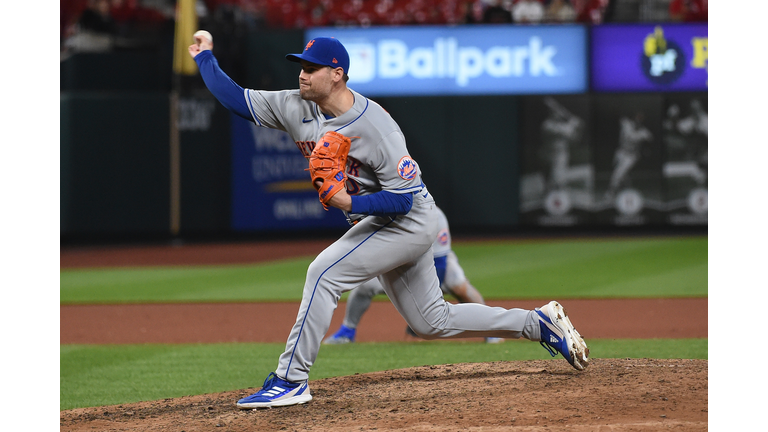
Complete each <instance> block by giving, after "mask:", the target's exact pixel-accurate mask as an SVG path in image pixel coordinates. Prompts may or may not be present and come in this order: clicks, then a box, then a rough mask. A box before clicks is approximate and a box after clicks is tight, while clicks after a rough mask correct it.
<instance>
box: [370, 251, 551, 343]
mask: <svg viewBox="0 0 768 432" xmlns="http://www.w3.org/2000/svg"><path fill="white" fill-rule="evenodd" d="M381 279H382V283H383V285H384V289H385V291H386V292H387V295H388V296H389V298H390V300H391V301H392V303H393V304H394V306H395V308H396V309H397V310H398V311H399V312H400V314H401V315H402V316H403V318H405V320H406V322H407V323H408V325H409V326H410V327H411V328H412V329H413V330H414V331H415V332H416V333H417V334H418V335H419V336H421V337H423V338H425V339H437V338H469V337H500V338H507V339H517V338H520V337H524V338H526V339H530V340H539V334H540V330H539V321H538V318H537V317H536V313H535V312H534V311H529V310H524V309H517V308H515V309H504V308H501V307H491V306H486V305H483V304H478V303H462V304H457V305H453V304H451V303H449V302H447V301H445V299H444V298H443V293H442V291H441V290H440V288H439V286H438V284H439V281H438V278H437V274H436V273H435V271H434V264H433V259H432V257H431V256H430V255H429V254H425V255H424V256H422V257H421V258H419V260H418V261H417V262H416V263H414V264H413V265H409V266H403V267H400V268H398V269H395V270H393V271H391V272H388V273H386V274H384V275H383V276H382V278H381Z"/></svg>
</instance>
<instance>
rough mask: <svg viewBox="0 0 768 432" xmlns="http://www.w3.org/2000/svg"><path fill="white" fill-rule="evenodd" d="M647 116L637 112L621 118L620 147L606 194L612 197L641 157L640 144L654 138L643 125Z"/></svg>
mask: <svg viewBox="0 0 768 432" xmlns="http://www.w3.org/2000/svg"><path fill="white" fill-rule="evenodd" d="M644 118H645V116H644V115H643V113H642V112H637V113H636V114H635V116H634V118H628V117H622V118H621V119H620V120H619V124H620V126H619V147H618V148H617V149H616V154H615V155H614V158H613V161H614V169H613V174H611V181H610V184H609V186H608V192H607V193H606V196H607V197H608V198H612V197H613V196H614V195H615V194H616V192H617V191H618V190H619V188H620V187H621V186H622V184H623V183H624V182H625V181H626V180H627V175H628V174H629V171H630V170H631V169H632V167H633V166H635V164H636V163H637V160H638V159H639V158H640V145H641V144H642V143H643V142H650V141H651V140H653V134H652V133H651V131H650V130H649V129H648V128H647V127H645V125H643V120H644Z"/></svg>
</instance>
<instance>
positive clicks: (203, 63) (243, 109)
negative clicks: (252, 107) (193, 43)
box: [195, 50, 254, 121]
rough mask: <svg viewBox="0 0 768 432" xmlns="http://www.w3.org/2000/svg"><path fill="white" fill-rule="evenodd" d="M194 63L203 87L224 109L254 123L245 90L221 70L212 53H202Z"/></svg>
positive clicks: (206, 51)
mask: <svg viewBox="0 0 768 432" xmlns="http://www.w3.org/2000/svg"><path fill="white" fill-rule="evenodd" d="M195 62H196V63H197V68H198V69H200V75H201V76H202V77H203V81H204V82H205V85H206V86H207V87H208V90H210V92H211V93H212V94H213V95H214V96H215V97H216V99H218V100H219V102H221V104H222V105H224V107H225V108H226V109H228V110H230V111H232V112H233V113H235V114H237V115H239V116H240V117H242V118H244V119H246V120H249V121H254V120H253V116H252V115H251V112H250V111H249V110H248V105H247V104H246V103H245V90H244V89H243V88H242V87H240V86H239V85H238V84H237V83H236V82H234V81H232V78H230V77H229V76H228V75H227V74H226V73H224V71H223V70H221V68H220V67H219V62H218V61H217V60H216V57H214V56H213V53H212V52H211V51H210V50H205V51H202V52H200V53H199V54H198V55H196V56H195Z"/></svg>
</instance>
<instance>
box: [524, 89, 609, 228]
mask: <svg viewBox="0 0 768 432" xmlns="http://www.w3.org/2000/svg"><path fill="white" fill-rule="evenodd" d="M521 123H522V128H523V129H522V135H523V139H522V143H524V144H523V145H522V148H521V150H522V151H521V161H520V165H521V170H520V171H521V174H522V176H521V179H520V221H521V222H522V223H525V224H531V225H541V226H572V225H582V224H587V223H590V222H592V212H593V208H592V206H593V201H594V184H595V169H594V166H593V164H592V144H593V143H592V139H591V135H592V133H591V127H592V117H591V112H590V99H589V96H585V95H572V96H570V95H569V96H544V97H542V96H528V97H526V98H525V99H524V105H523V119H522V122H521Z"/></svg>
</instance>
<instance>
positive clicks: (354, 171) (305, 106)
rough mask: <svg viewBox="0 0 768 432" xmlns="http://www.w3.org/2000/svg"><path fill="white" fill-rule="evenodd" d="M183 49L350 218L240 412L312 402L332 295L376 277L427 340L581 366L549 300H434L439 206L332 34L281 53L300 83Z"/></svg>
mask: <svg viewBox="0 0 768 432" xmlns="http://www.w3.org/2000/svg"><path fill="white" fill-rule="evenodd" d="M194 40H195V43H194V44H193V45H190V46H189V53H190V55H191V56H192V57H193V58H194V59H195V62H196V63H197V65H198V68H199V70H200V74H201V76H202V78H203V81H204V82H205V84H206V86H207V87H208V89H209V90H210V91H211V93H212V94H213V95H214V96H215V97H216V98H217V99H218V100H219V101H220V102H221V103H222V104H223V105H224V106H225V107H227V108H228V109H230V110H231V111H232V112H234V113H236V114H237V115H239V116H241V117H243V118H246V119H248V120H250V121H252V122H254V123H255V124H257V125H258V126H261V127H267V128H274V129H279V130H282V131H285V132H287V133H288V134H289V135H290V136H291V138H292V139H293V141H294V142H295V143H296V146H297V147H298V149H299V151H301V152H302V153H303V155H304V156H305V157H307V159H308V171H309V177H310V180H309V181H311V182H312V184H313V185H314V186H315V188H316V189H317V191H318V199H319V200H320V202H322V203H323V205H324V206H328V207H336V208H338V209H341V210H342V211H344V212H345V213H346V215H347V217H348V219H349V221H350V224H351V225H352V226H351V228H350V229H349V230H348V231H347V232H346V233H345V234H344V235H343V236H342V237H341V238H340V239H338V240H337V241H336V242H335V243H333V244H332V245H330V246H328V248H326V249H325V250H324V251H322V252H321V253H320V254H319V255H318V256H317V257H316V258H315V260H314V261H313V262H312V263H311V264H310V266H309V268H308V270H307V275H306V279H305V283H304V291H303V296H302V300H301V305H300V306H299V311H298V314H297V317H296V323H295V324H294V326H293V328H292V329H291V332H290V335H289V336H288V341H287V343H286V346H285V351H284V352H283V354H282V355H281V356H280V358H279V361H278V364H277V368H276V370H275V371H274V372H273V373H270V374H269V376H268V377H267V379H266V380H265V381H264V384H263V386H262V389H261V390H259V391H258V392H257V393H254V394H253V395H251V396H248V397H246V398H243V399H240V400H239V401H238V402H237V406H238V407H239V408H241V409H253V408H265V407H275V406H284V405H295V404H301V403H306V402H309V401H310V400H311V399H312V395H311V394H310V390H309V383H308V379H309V371H310V369H311V367H312V365H313V364H314V362H315V359H316V357H317V354H318V351H319V349H320V345H321V343H322V338H323V336H324V335H325V334H326V333H327V331H328V328H329V327H330V324H331V318H332V316H333V312H334V310H335V309H336V306H337V302H338V300H339V297H340V296H341V294H343V293H344V292H346V291H349V290H352V289H353V288H356V287H358V286H360V285H361V284H363V283H364V282H366V281H368V280H370V279H372V278H378V281H379V282H380V283H381V285H382V286H383V287H384V291H385V292H386V294H387V297H389V299H390V300H391V301H392V303H393V304H394V306H395V308H396V309H397V310H398V312H400V314H401V315H402V316H403V318H404V319H405V321H406V322H407V323H408V325H409V326H410V327H411V328H412V329H413V330H414V331H415V332H416V333H417V334H418V335H419V336H421V337H423V338H425V339H435V338H466V337H500V338H510V339H516V338H520V337H524V338H526V339H530V340H533V341H541V342H542V345H543V346H544V347H545V348H547V349H548V350H549V352H550V353H551V354H552V355H553V356H554V355H557V353H561V354H562V355H563V356H564V357H565V358H566V359H567V360H568V362H569V363H570V364H571V365H573V366H574V367H575V368H576V369H578V370H582V369H584V368H585V367H586V366H587V365H588V362H589V358H588V355H589V350H588V349H587V345H586V343H585V342H584V340H583V339H582V337H581V336H580V335H579V333H578V332H577V331H576V329H575V328H574V327H573V325H572V324H571V322H570V320H569V319H568V317H567V316H566V313H565V310H564V309H563V307H562V306H561V305H560V304H559V303H557V302H554V301H553V302H550V303H548V304H546V305H544V306H542V307H541V308H539V309H536V310H532V311H529V310H522V309H509V310H507V309H503V308H498V307H489V306H486V305H483V304H479V303H462V304H457V305H453V304H451V303H449V302H447V301H445V299H444V298H443V295H442V291H441V290H440V281H439V280H438V277H437V272H436V271H435V263H434V260H433V256H432V242H433V241H434V239H435V237H436V236H437V231H438V218H439V213H438V211H437V207H436V206H435V201H434V199H433V197H432V195H431V194H430V193H429V190H428V189H427V186H426V185H425V184H424V182H423V181H422V177H421V172H420V169H419V165H418V164H417V163H416V161H415V160H414V159H413V158H412V157H411V155H410V153H409V152H408V148H407V146H406V142H405V137H404V136H403V132H402V131H401V130H400V127H399V126H398V125H397V123H396V122H395V121H394V120H393V119H392V117H391V116H390V115H389V114H388V113H387V112H386V111H384V109H382V108H381V106H379V105H378V104H377V103H376V102H374V101H372V100H370V99H368V98H366V97H365V96H363V95H361V94H360V93H357V92H356V91H354V90H352V89H350V88H348V87H347V80H348V73H349V72H350V70H349V55H348V54H347V50H346V49H345V48H344V46H343V45H342V44H341V43H340V42H339V41H338V40H337V39H334V38H329V37H328V38H327V37H318V38H315V39H312V40H311V41H309V42H308V43H307V45H306V46H305V47H304V51H303V52H301V53H298V54H288V55H287V56H286V59H287V60H289V61H292V62H296V63H299V64H300V66H301V71H300V72H299V76H298V78H299V88H298V89H296V90H283V91H260V90H252V89H243V88H242V87H240V86H239V85H238V84H237V83H235V82H234V81H233V80H232V79H230V78H229V77H228V76H227V75H226V74H225V73H224V72H223V71H222V70H221V68H220V67H219V66H218V62H217V61H216V58H215V57H214V55H213V53H212V52H211V50H212V49H213V41H212V40H210V39H209V38H206V37H198V36H196V37H195V38H194Z"/></svg>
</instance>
